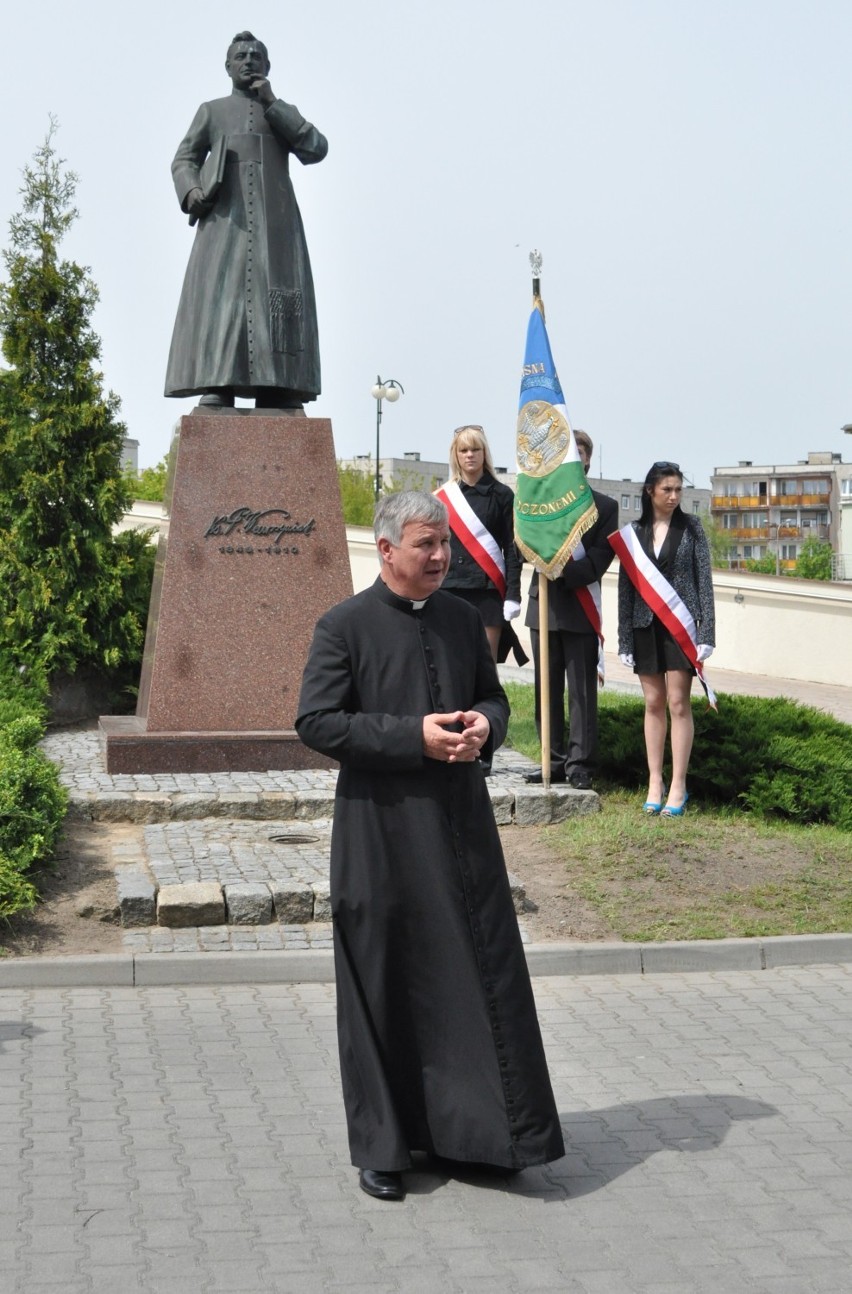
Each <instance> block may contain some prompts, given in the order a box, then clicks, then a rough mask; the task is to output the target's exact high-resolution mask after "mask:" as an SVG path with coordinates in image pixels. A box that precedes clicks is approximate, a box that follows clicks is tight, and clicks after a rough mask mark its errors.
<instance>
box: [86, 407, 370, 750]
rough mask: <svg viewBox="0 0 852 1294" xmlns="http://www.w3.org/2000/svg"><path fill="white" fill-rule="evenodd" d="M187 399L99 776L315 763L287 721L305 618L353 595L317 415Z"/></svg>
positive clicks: (333, 465) (310, 622) (332, 461)
mask: <svg viewBox="0 0 852 1294" xmlns="http://www.w3.org/2000/svg"><path fill="white" fill-rule="evenodd" d="M247 412H249V411H246V410H236V411H235V410H231V411H228V412H223V411H217V412H214V413H206V412H205V411H204V410H202V409H197V410H195V411H194V412H193V413H192V414H190V415H188V416H186V417H184V418H182V419H181V421H180V426H179V430H178V432H177V434H176V437H175V443H174V444H173V446H172V451H171V456H170V464H169V477H170V479H169V485H168V487H167V491H166V514H167V515H166V520H165V521H164V523H163V528H162V531H161V534H160V542H159V548H158V552H157V563H156V569H155V573H154V587H153V591H152V595H151V609H150V613H149V618H148V632H147V636H146V639H145V653H144V659H143V664H142V678H141V682H140V688H139V702H138V705H137V709H136V715H135V716H131V717H118V716H104V717H103V718H101V720H100V732H101V740H102V747H103V750H104V757H105V761H106V769H107V772H108V773H167V772H187V773H189V772H192V773H199V772H240V771H246V772H248V771H264V770H266V769H287V768H294V769H298V768H328V767H333V762H332V761H330V760H328V759H326V758H325V757H323V756H322V755H318V754H317V753H316V752H315V751H311V750H308V748H307V747H306V746H303V745H302V744H301V742H300V741H299V739H298V737H297V735H296V733H295V730H294V723H295V718H296V709H297V705H298V699H299V687H300V683H301V677H302V671H303V669H304V666H305V661H306V659H307V655H308V649H309V647H310V642H311V637H312V635H313V630H314V625H315V624H316V622H317V620H318V618H319V617H320V616H321V615H323V614H324V612H325V611H327V610H328V609H329V607H332V606H334V605H335V604H336V603H337V602H341V601H342V600H343V599H344V598H346V597H348V596H349V595H350V594H351V592H352V576H351V572H350V566H349V552H348V547H347V543H346V527H345V524H344V521H343V512H342V508H341V503H340V489H339V485H338V478H337V461H336V458H335V453H334V441H333V438H332V431H331V423H330V422H329V421H328V420H327V419H324V418H305V417H300V416H292V415H290V416H286V415H282V414H279V413H275V412H272V411H268V410H262V411H261V410H252V411H250V412H251V416H250V417H247V416H246V413H247Z"/></svg>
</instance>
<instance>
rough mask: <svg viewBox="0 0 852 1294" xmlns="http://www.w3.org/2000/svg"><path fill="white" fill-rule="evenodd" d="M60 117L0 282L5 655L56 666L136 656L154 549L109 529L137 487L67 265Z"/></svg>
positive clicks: (72, 668) (82, 290)
mask: <svg viewBox="0 0 852 1294" xmlns="http://www.w3.org/2000/svg"><path fill="white" fill-rule="evenodd" d="M56 128H57V127H56V121H55V119H54V118H52V117H51V119H50V128H49V130H48V132H47V135H46V137H45V140H44V142H43V144H42V145H41V147H40V148H39V149H38V150H37V151H36V153H35V154H34V157H33V162H32V164H31V165H30V166H27V167H25V168H24V171H23V185H22V187H21V190H20V192H21V197H22V206H21V210H20V212H19V213H18V214H17V215H15V216H13V217H12V219H11V221H10V224H9V229H10V246H9V248H8V250H6V251H5V252H4V253H3V257H4V260H5V263H6V271H7V278H6V282H5V283H3V284H0V337H2V349H3V354H4V356H5V358H6V361H7V364H8V365H9V367H8V368H6V369H3V370H0V651H3V653H4V655H7V654H8V656H9V657H11V659H13V660H15V661H16V662H18V663H19V664H22V665H38V666H40V667H43V668H44V669H45V670H46V671H47V672H48V674H51V675H52V674H54V673H55V672H57V671H59V670H67V671H69V672H71V673H73V672H76V671H77V670H78V669H79V668H80V667H81V666H93V667H95V668H96V669H97V670H99V671H101V672H104V673H107V674H115V672H116V671H119V670H121V669H122V667H124V668H127V667H132V666H133V665H134V664H136V663H138V660H139V658H140V656H141V650H142V644H143V641H144V632H145V620H146V615H147V602H148V595H149V592H150V579H151V571H152V564H153V556H152V553H151V552H150V546H149V545H148V544H147V542H146V538H145V536H143V535H141V534H139V533H138V532H133V531H128V532H126V533H124V534H121V535H118V536H115V537H114V536H113V528H114V526H115V524H116V522H118V520H119V519H120V517H121V516H122V513H123V512H124V511H125V510H126V508H127V506H128V503H129V491H128V488H127V482H126V479H125V475H124V473H123V471H122V464H121V450H122V442H123V440H124V435H125V428H124V426H123V424H122V423H121V422H120V421H119V419H118V409H119V401H118V398H117V397H116V396H115V395H113V394H112V393H111V392H110V393H109V394H107V395H104V392H103V389H102V385H101V383H102V375H101V373H100V372H99V371H98V370H97V367H96V365H97V362H98V360H99V357H100V341H99V338H98V337H97V335H96V334H95V332H94V330H93V328H92V323H91V318H92V311H93V309H94V306H95V303H96V301H97V289H96V287H95V285H94V283H93V282H92V280H91V278H90V277H89V272H88V270H87V269H85V268H82V267H81V266H79V265H76V264H74V263H73V262H72V261H67V260H60V257H59V244H60V243H61V241H62V238H63V237H64V235H65V234H66V233H67V231H68V229H69V228H70V226H71V225H72V224H73V222H74V220H75V219H76V218H77V211H76V209H75V208H74V205H73V199H74V193H75V190H76V185H77V177H76V175H74V173H73V172H71V171H68V170H66V169H65V164H64V161H63V159H61V158H59V157H57V154H56V150H55V148H54V135H55V132H56Z"/></svg>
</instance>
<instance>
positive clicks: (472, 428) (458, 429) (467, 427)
mask: <svg viewBox="0 0 852 1294" xmlns="http://www.w3.org/2000/svg"><path fill="white" fill-rule="evenodd" d="M484 430H485V428H484V427H480V426H478V425H477V424H476V423H475V422H466V423H465V424H464V426H463V427H456V429H455V431H454V432H453V440H455V438H456V436H460V435H461V434H462V432H463V431H482V432H484Z"/></svg>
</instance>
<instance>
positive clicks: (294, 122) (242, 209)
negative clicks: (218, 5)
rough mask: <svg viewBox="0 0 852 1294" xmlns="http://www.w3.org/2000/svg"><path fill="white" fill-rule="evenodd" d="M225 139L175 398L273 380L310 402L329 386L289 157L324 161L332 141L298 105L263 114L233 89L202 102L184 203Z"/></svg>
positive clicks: (177, 363) (183, 329)
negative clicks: (323, 373) (322, 381)
mask: <svg viewBox="0 0 852 1294" xmlns="http://www.w3.org/2000/svg"><path fill="white" fill-rule="evenodd" d="M222 138H224V139H225V140H226V148H227V152H226V154H225V166H224V176H223V179H222V184H221V187H220V189H219V191H218V193H217V194H216V196H215V201H214V206H213V209H212V211H211V212H210V214H209V215H207V216H205V217H203V219H201V220H200V221H199V222H198V226H197V229H196V233H195V240H194V242H193V246H192V252H191V253H190V258H189V264H188V266H187V270H186V277H185V279H184V284H183V291H182V293H181V298H180V304H179V306H178V312H177V318H176V320H175V327H174V333H173V336H172V345H171V351H170V353H169V363H168V370H167V373H166V391H165V393H166V395H173V396H182V395H194V394H197V393H199V392H203V391H210V390H216V389H218V388H223V387H228V388H230V389H231V390H233V391H234V392H235V393H236V394H237V395H242V396H253V395H255V394H256V393H257V391H258V390H259V389H260V390H262V389H263V388H269V387H276V388H278V389H282V390H287V391H290V392H293V393H294V395H295V396H297V397H301V398H302V399H306V400H313V399H315V398H316V396H317V395H318V394H319V391H320V360H319V341H318V336H317V318H316V303H315V300H314V285H313V278H312V276H311V266H310V261H309V259H308V247H307V243H306V242H305V232H304V229H303V226H302V217H301V215H300V212H299V208H298V206H297V204H296V197H295V194H294V193H293V186H292V184H291V182H290V174H289V162H290V154H291V153H292V154H295V156H296V157H298V159H299V160H300V161H301V162H304V163H310V162H319V161H322V159H323V158H324V157H325V155H326V153H327V151H328V144H327V142H326V140H325V137H324V136H323V135H321V134H320V132H319V131H318V130H317V129H316V128H315V127H314V126H312V125H311V124H310V122H308V121H305V119H304V118H303V117H302V115H301V114H300V113H299V111H298V109H297V108H294V107H293V106H292V105H290V104H287V103H284V102H283V101H282V100H280V99H279V100H276V102H275V103H273V104H272V105H271V106H270V107H269V108H268V109H266V111H264V108H263V105H262V104H261V103H260V101H259V100H258V99H257V98H256V97H254V96H253V95H250V94H248V93H247V92H245V91H242V90H239V89H235V90H234V91H233V93H232V94H230V95H229V96H228V97H227V98H225V99H214V100H213V101H212V102H211V103H204V104H202V105H201V107H200V108H199V109H198V112H197V113H196V114H195V119H194V120H193V123H192V125H191V126H190V128H189V131H188V133H187V135H186V138H185V139H184V140H183V142H182V143H181V145H180V147H179V148H178V151H177V153H176V155H175V159H174V161H173V163H172V175H173V177H174V183H175V189H176V190H177V195H178V199H179V200H180V204H181V207H182V208H183V210H186V209H187V208H186V200H187V197H188V194H189V193H190V191H191V190H192V189H195V188H203V187H204V186H203V184H202V171H201V168H202V166H203V164H204V161H205V159H206V158H207V156H208V154H209V153H210V150H211V149H213V148H214V146H215V145H216V144H217V141H219V140H221V139H222Z"/></svg>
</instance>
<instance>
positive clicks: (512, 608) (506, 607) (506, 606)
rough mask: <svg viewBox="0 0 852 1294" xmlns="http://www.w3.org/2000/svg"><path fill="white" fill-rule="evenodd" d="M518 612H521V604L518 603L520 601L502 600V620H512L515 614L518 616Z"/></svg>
mask: <svg viewBox="0 0 852 1294" xmlns="http://www.w3.org/2000/svg"><path fill="white" fill-rule="evenodd" d="M520 614H521V604H520V602H504V603H503V619H504V620H514V619H515V618H516V616H519V615H520Z"/></svg>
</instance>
